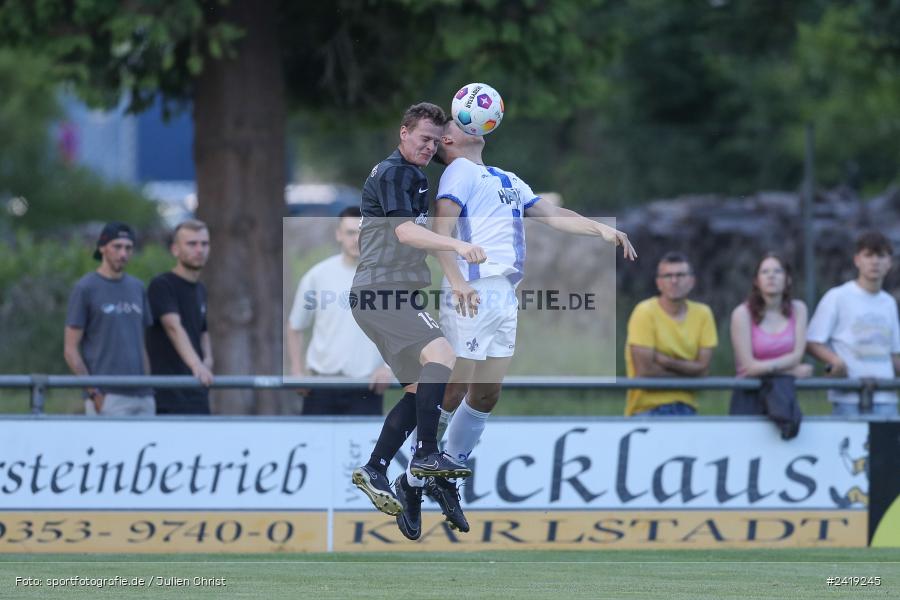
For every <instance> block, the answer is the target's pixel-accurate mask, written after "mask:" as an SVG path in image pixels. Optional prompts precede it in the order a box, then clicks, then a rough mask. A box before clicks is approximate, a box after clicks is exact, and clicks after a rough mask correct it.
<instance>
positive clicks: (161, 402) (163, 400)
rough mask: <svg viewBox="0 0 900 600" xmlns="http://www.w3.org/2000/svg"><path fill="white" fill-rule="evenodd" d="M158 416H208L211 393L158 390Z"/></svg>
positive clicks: (204, 391)
mask: <svg viewBox="0 0 900 600" xmlns="http://www.w3.org/2000/svg"><path fill="white" fill-rule="evenodd" d="M155 396H156V414H158V415H208V414H210V410H209V392H208V391H207V390H205V389H204V390H198V389H187V390H179V389H167V388H162V389H158V390H156V394H155Z"/></svg>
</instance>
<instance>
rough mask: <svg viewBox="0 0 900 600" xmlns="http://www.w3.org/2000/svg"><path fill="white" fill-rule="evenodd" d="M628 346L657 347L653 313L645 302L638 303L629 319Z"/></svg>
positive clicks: (626, 343)
mask: <svg viewBox="0 0 900 600" xmlns="http://www.w3.org/2000/svg"><path fill="white" fill-rule="evenodd" d="M625 345H626V346H644V347H646V348H655V347H656V331H655V328H654V327H653V315H651V314H650V310H649V309H648V307H647V305H646V304H644V303H641V304H638V305H637V306H635V307H634V310H633V311H632V312H631V317H629V319H628V338H627V340H626V342H625Z"/></svg>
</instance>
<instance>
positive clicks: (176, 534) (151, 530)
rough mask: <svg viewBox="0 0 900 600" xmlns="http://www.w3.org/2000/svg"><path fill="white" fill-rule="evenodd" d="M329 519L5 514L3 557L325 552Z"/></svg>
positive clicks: (0, 542) (0, 525)
mask: <svg viewBox="0 0 900 600" xmlns="http://www.w3.org/2000/svg"><path fill="white" fill-rule="evenodd" d="M327 526H328V513H327V512H325V511H322V512H219V511H203V512H198V511H193V512H169V511H135V512H105V511H65V512H27V511H7V512H0V553H9V552H35V553H41V552H111V553H141V552H246V553H249V552H325V550H326V543H327Z"/></svg>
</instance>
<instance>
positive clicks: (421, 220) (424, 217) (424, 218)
mask: <svg viewBox="0 0 900 600" xmlns="http://www.w3.org/2000/svg"><path fill="white" fill-rule="evenodd" d="M427 224H428V213H422V214H420V215H419V216H418V217H416V225H427Z"/></svg>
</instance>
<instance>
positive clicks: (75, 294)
mask: <svg viewBox="0 0 900 600" xmlns="http://www.w3.org/2000/svg"><path fill="white" fill-rule="evenodd" d="M86 296H87V292H86V290H85V286H83V285H81V283H80V282H79V283H77V284H75V287H74V288H73V289H72V293H71V294H70V295H69V304H68V307H67V310H66V325H67V326H69V327H74V328H75V329H84V327H85V325H86V324H87V318H88V303H87V298H86Z"/></svg>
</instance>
